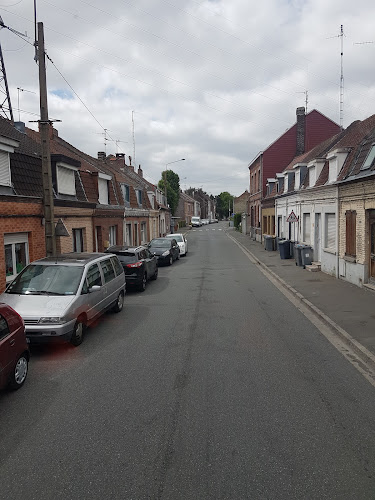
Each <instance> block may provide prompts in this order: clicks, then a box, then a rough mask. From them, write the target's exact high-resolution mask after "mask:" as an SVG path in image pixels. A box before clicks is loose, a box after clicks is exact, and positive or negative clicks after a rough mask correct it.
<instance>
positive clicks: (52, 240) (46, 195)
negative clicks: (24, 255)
mask: <svg viewBox="0 0 375 500" xmlns="http://www.w3.org/2000/svg"><path fill="white" fill-rule="evenodd" d="M37 47H38V63H39V92H40V121H39V127H40V129H39V130H40V139H41V147H42V178H43V207H44V219H45V238H46V255H47V257H51V256H54V255H56V235H55V221H54V199H53V190H52V172H51V152H50V143H49V129H50V121H49V119H48V103H47V78H46V59H45V52H44V32H43V23H38V44H37Z"/></svg>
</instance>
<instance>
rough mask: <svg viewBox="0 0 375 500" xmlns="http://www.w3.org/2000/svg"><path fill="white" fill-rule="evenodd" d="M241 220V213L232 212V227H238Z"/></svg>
mask: <svg viewBox="0 0 375 500" xmlns="http://www.w3.org/2000/svg"><path fill="white" fill-rule="evenodd" d="M241 220H242V215H241V214H234V217H233V224H234V227H235V228H236V229H238V228H239V227H240V224H241Z"/></svg>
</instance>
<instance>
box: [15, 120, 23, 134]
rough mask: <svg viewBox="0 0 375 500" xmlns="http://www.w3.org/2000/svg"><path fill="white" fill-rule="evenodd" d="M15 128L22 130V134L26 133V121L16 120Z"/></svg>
mask: <svg viewBox="0 0 375 500" xmlns="http://www.w3.org/2000/svg"><path fill="white" fill-rule="evenodd" d="M14 128H15V129H16V130H18V132H21V134H26V127H25V123H24V122H14Z"/></svg>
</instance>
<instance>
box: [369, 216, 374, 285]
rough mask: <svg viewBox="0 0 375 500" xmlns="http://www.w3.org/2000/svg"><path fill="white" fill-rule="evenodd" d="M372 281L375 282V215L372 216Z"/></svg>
mask: <svg viewBox="0 0 375 500" xmlns="http://www.w3.org/2000/svg"><path fill="white" fill-rule="evenodd" d="M370 281H371V282H372V283H374V284H375V216H372V217H371V218H370Z"/></svg>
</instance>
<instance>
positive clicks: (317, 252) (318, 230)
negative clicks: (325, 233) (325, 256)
mask: <svg viewBox="0 0 375 500" xmlns="http://www.w3.org/2000/svg"><path fill="white" fill-rule="evenodd" d="M320 221H321V214H315V241H314V259H315V260H316V261H317V262H320V256H321V246H322V225H321V223H320Z"/></svg>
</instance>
